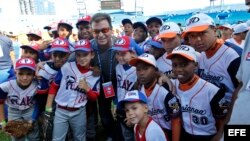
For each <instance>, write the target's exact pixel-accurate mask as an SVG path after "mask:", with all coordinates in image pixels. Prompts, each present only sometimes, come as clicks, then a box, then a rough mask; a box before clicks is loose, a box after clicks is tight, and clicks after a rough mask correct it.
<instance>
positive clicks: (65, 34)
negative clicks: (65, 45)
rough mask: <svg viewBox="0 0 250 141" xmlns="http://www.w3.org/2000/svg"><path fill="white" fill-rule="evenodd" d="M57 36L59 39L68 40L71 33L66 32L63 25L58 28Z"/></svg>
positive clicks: (65, 27) (66, 29)
mask: <svg viewBox="0 0 250 141" xmlns="http://www.w3.org/2000/svg"><path fill="white" fill-rule="evenodd" d="M57 32H58V35H59V37H60V38H68V37H69V36H70V34H71V31H69V30H68V28H67V26H65V25H60V26H59V27H58V31H57Z"/></svg>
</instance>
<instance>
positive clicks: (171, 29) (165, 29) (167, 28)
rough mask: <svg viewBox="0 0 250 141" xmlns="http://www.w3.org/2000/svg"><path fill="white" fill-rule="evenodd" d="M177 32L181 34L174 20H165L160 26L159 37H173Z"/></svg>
mask: <svg viewBox="0 0 250 141" xmlns="http://www.w3.org/2000/svg"><path fill="white" fill-rule="evenodd" d="M177 34H181V28H180V27H179V25H177V24H176V23H175V22H167V23H165V24H164V25H163V26H161V28H160V33H159V37H160V38H174V37H175V36H176V35H177Z"/></svg>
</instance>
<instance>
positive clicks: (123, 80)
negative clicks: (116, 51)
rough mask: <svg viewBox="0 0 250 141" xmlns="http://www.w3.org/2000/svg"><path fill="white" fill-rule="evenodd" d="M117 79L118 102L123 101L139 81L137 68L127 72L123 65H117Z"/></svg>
mask: <svg viewBox="0 0 250 141" xmlns="http://www.w3.org/2000/svg"><path fill="white" fill-rule="evenodd" d="M115 70H116V79H117V99H118V102H119V101H121V100H123V99H124V97H125V94H126V93H127V91H131V90H133V87H134V84H135V82H136V81H137V75H136V68H135V67H133V66H132V67H131V68H129V69H128V70H125V69H124V68H123V66H122V65H120V64H117V65H116V68H115Z"/></svg>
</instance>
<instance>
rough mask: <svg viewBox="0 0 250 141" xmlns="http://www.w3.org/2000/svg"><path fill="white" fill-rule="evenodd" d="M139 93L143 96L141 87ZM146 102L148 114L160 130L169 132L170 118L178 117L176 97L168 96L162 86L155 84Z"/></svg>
mask: <svg viewBox="0 0 250 141" xmlns="http://www.w3.org/2000/svg"><path fill="white" fill-rule="evenodd" d="M141 92H142V93H144V94H145V89H144V86H142V88H141ZM147 100H148V109H149V111H148V114H149V115H150V116H151V117H152V118H153V120H154V121H155V122H156V123H157V124H159V125H160V126H161V127H162V128H164V129H168V130H171V120H170V119H171V116H175V115H178V113H179V112H180V110H179V107H178V106H179V102H178V101H177V99H176V97H174V96H173V95H172V94H170V93H169V92H168V90H166V89H165V88H164V87H163V86H160V85H159V84H156V85H155V87H154V89H153V91H152V93H151V95H150V96H149V97H147ZM177 102H178V104H177ZM166 103H167V105H166Z"/></svg>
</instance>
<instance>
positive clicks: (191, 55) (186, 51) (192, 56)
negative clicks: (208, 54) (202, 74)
mask: <svg viewBox="0 0 250 141" xmlns="http://www.w3.org/2000/svg"><path fill="white" fill-rule="evenodd" d="M174 55H180V56H182V57H184V58H186V59H188V60H190V61H195V62H197V54H196V51H195V50H194V48H193V47H191V46H188V45H180V46H178V47H176V48H175V49H174V50H173V51H172V53H170V54H168V55H167V58H168V59H172V58H173V56H174Z"/></svg>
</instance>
